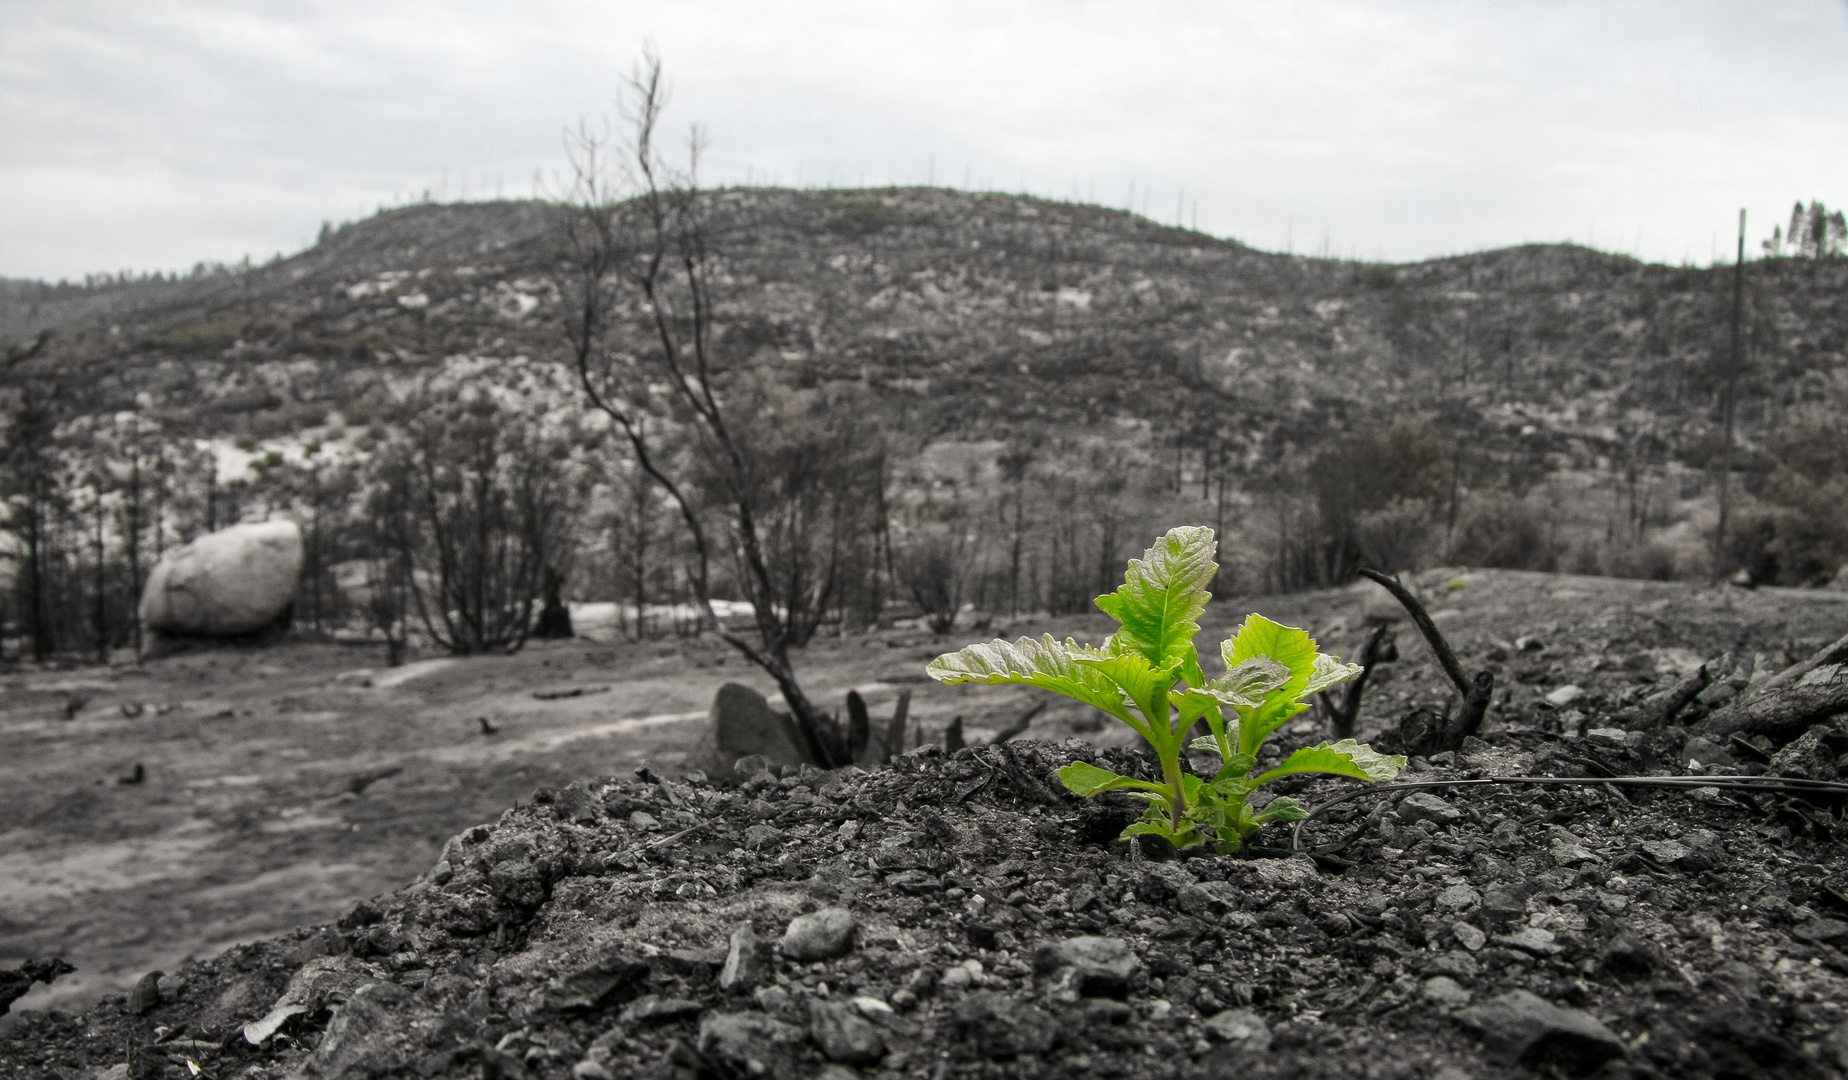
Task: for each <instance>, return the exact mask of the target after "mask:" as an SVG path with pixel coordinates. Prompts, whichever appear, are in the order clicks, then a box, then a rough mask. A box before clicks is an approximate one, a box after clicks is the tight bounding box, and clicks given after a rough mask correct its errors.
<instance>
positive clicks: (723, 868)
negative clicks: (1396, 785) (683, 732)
mask: <svg viewBox="0 0 1848 1080" xmlns="http://www.w3.org/2000/svg"><path fill="white" fill-rule="evenodd" d="M1813 741H1814V740H1813ZM1633 743H1634V744H1633V745H1632V744H1609V745H1604V744H1596V743H1593V742H1592V741H1590V740H1573V739H1561V738H1559V737H1557V736H1552V735H1546V734H1543V733H1540V732H1532V731H1529V732H1510V733H1501V734H1497V735H1493V736H1491V737H1490V739H1489V740H1488V741H1474V742H1472V744H1471V746H1470V747H1469V748H1468V749H1466V751H1465V752H1464V753H1462V754H1460V755H1457V756H1456V758H1455V760H1452V761H1450V762H1449V765H1448V766H1446V767H1442V768H1440V767H1436V766H1431V765H1429V764H1428V763H1423V764H1425V768H1424V769H1423V770H1422V771H1418V772H1415V773H1414V774H1413V775H1412V776H1411V777H1409V779H1415V780H1432V779H1441V778H1445V777H1460V776H1463V775H1466V774H1471V773H1474V774H1480V773H1481V772H1483V771H1484V770H1487V771H1489V772H1492V773H1497V774H1509V773H1513V772H1517V771H1526V772H1530V773H1536V774H1539V773H1552V774H1556V775H1561V776H1566V775H1579V776H1587V775H1592V776H1597V775H1605V774H1612V775H1622V774H1625V773H1631V772H1641V771H1643V766H1644V765H1645V764H1646V762H1647V761H1649V760H1653V757H1654V755H1655V752H1656V750H1657V749H1660V750H1661V751H1662V753H1664V754H1665V755H1666V754H1669V752H1670V751H1671V750H1672V749H1673V748H1671V747H1667V746H1666V745H1664V746H1663V747H1660V748H1656V747H1654V746H1653V745H1652V744H1651V743H1649V742H1648V741H1647V740H1633ZM1075 756H1076V757H1082V758H1085V759H1086V760H1092V761H1094V762H1095V763H1097V764H1102V765H1105V766H1106V767H1110V768H1113V769H1116V770H1118V771H1122V772H1133V771H1138V770H1141V771H1144V772H1145V773H1146V772H1148V771H1150V770H1151V769H1152V767H1153V763H1152V762H1150V761H1148V760H1146V759H1142V758H1139V757H1137V756H1136V755H1134V754H1130V753H1125V752H1121V751H1112V752H1108V753H1105V754H1099V753H1098V752H1096V751H1094V750H1093V749H1092V748H1090V747H1089V746H1088V745H1087V744H1085V743H1082V742H1079V741H1077V740H1071V741H1068V742H1066V743H1062V744H1053V743H1047V742H1027V743H1020V744H1014V745H1001V746H985V747H978V748H969V749H965V750H962V751H959V752H958V753H956V754H954V755H951V756H948V757H945V756H943V755H942V754H941V753H940V752H938V751H937V750H936V749H935V748H925V749H924V750H921V751H917V752H914V753H912V754H909V755H906V756H905V757H903V758H901V759H900V760H899V761H898V762H897V763H896V764H895V765H894V766H893V767H890V768H881V769H879V770H876V771H873V772H863V771H860V770H857V769H847V770H843V771H841V772H836V773H824V772H819V771H816V770H813V769H806V768H805V769H802V770H799V771H798V770H791V771H789V772H788V773H787V774H786V775H783V776H781V777H778V776H774V775H772V774H770V773H768V772H759V773H756V774H754V775H751V776H750V777H749V778H748V779H746V780H745V781H744V782H743V783H742V784H741V785H739V786H736V787H731V788H720V787H716V786H713V785H711V784H708V783H707V782H705V781H704V779H703V778H702V777H700V776H699V775H698V774H692V775H691V776H689V777H688V778H686V779H684V780H665V779H660V778H657V777H655V776H653V775H651V774H648V773H647V771H646V770H638V771H639V772H640V773H641V775H639V776H637V777H635V778H629V779H612V778H603V779H599V780H594V781H587V782H579V783H573V784H571V785H569V786H566V787H564V788H560V789H554V790H542V791H540V792H538V793H537V794H536V795H535V797H534V799H533V801H532V802H531V803H529V804H526V805H521V806H517V807H515V808H514V809H512V810H509V811H507V813H506V814H505V815H503V816H502V818H501V819H500V821H499V822H497V823H495V824H493V825H482V826H477V827H475V828H473V829H470V830H467V831H466V832H464V833H462V834H460V835H458V836H456V837H454V838H453V839H452V840H450V842H449V844H448V846H447V847H446V849H445V850H444V853H443V859H442V861H441V862H439V863H438V864H437V865H436V866H435V867H434V868H433V869H432V870H431V871H430V872H428V873H427V874H425V875H424V876H423V877H422V878H420V879H419V880H418V881H417V882H416V883H415V884H413V885H411V886H409V887H407V888H405V889H402V890H399V891H397V892H395V893H391V894H388V895H384V896H380V897H377V898H374V899H372V900H369V901H365V902H362V903H360V904H358V905H356V906H355V907H354V908H353V909H352V910H351V911H349V912H348V913H347V914H346V915H345V916H344V917H343V918H341V919H340V920H339V921H338V922H337V923H336V924H335V925H332V926H323V927H317V928H313V929H309V930H303V931H298V932H296V933H294V934H292V935H289V936H286V937H283V938H279V939H275V940H271V941H266V942H262V943H259V944H256V945H250V946H245V947H240V948H236V949H233V950H231V951H230V952H228V953H226V954H224V955H223V956H220V957H218V958H215V959H212V960H206V961H198V962H189V963H188V964H186V965H185V966H184V967H183V968H182V969H181V970H179V971H177V972H173V973H170V974H167V975H164V976H158V977H156V978H154V979H153V980H151V981H146V985H145V987H144V988H143V989H142V990H140V991H138V992H137V994H136V995H134V996H133V997H131V998H122V997H116V998H110V999H106V1000H104V1001H103V1002H102V1003H101V1004H100V1005H98V1006H97V1007H95V1008H93V1009H92V1010H90V1011H89V1012H87V1013H85V1014H84V1015H81V1016H68V1015H64V1014H60V1013H55V1012H53V1013H44V1014H28V1015H25V1016H22V1017H19V1018H16V1020H15V1021H14V1022H13V1024H12V1027H11V1028H10V1029H9V1030H8V1031H7V1032H6V1033H5V1034H4V1036H0V1061H4V1063H5V1064H4V1066H0V1075H4V1076H9V1077H10V1076H18V1077H28V1076H29V1077H60V1078H66V1080H74V1078H78V1077H93V1076H99V1075H100V1076H109V1077H117V1076H126V1077H166V1076H174V1077H181V1076H192V1075H195V1073H194V1071H193V1070H194V1069H195V1068H197V1069H198V1070H199V1073H198V1075H206V1076H213V1077H231V1076H238V1077H284V1076H319V1077H457V1078H460V1077H470V1078H476V1077H502V1078H512V1077H525V1078H532V1080H539V1078H565V1077H573V1078H577V1080H597V1078H601V1077H630V1076H635V1077H663V1078H666V1077H734V1076H735V1077H758V1076H767V1077H775V1078H793V1077H811V1076H828V1077H831V1078H845V1077H848V1076H855V1075H864V1076H889V1077H899V1076H904V1077H921V1078H922V1077H929V1078H938V1077H948V1076H970V1077H973V1076H990V1077H1036V1076H1044V1077H1054V1076H1061V1077H1062V1076H1077V1075H1097V1076H1135V1077H1160V1076H1188V1077H1193V1076H1199V1077H1228V1078H1230V1077H1240V1078H1245V1077H1322V1076H1328V1077H1357V1078H1358V1077H1366V1078H1381V1077H1406V1078H1410V1077H1432V1076H1439V1077H1444V1078H1446V1080H1458V1078H1462V1077H1469V1076H1474V1077H1486V1076H1497V1075H1507V1074H1510V1073H1523V1072H1526V1071H1529V1070H1531V1071H1532V1072H1534V1073H1535V1074H1538V1075H1546V1076H1590V1075H1597V1076H1629V1075H1636V1076H1651V1075H1654V1076H1673V1077H1756V1076H1765V1077H1773V1076H1775V1077H1807V1076H1814V1077H1826V1076H1838V1075H1841V1071H1842V1069H1843V1066H1844V1055H1845V1054H1848V1027H1844V1026H1843V1016H1842V1002H1843V1001H1848V980H1845V979H1844V974H1848V959H1845V958H1844V957H1843V955H1842V953H1841V952H1839V951H1837V950H1838V948H1840V947H1842V946H1845V945H1848V923H1844V922H1842V921H1838V919H1839V918H1841V917H1842V916H1843V915H1844V912H1843V911H1842V910H1841V909H1842V907H1843V906H1848V897H1844V895H1843V893H1842V892H1841V891H1840V890H1841V887H1842V886H1843V885H1844V879H1843V877H1842V875H1841V872H1842V869H1843V867H1842V860H1841V858H1840V854H1839V847H1838V845H1837V842H1836V837H1837V836H1838V830H1839V828H1840V824H1839V815H1840V807H1839V806H1834V807H1831V806H1827V805H1820V806H1819V805H1815V804H1812V803H1806V802H1802V801H1800V800H1797V799H1794V798H1791V797H1789V796H1781V795H1780V796H1770V795H1758V796H1743V795H1742V796H1739V797H1733V796H1730V795H1725V794H1722V793H1721V792H1720V791H1719V790H1718V789H1717V788H1711V789H1704V790H1701V791H1696V792H1693V793H1691V794H1690V793H1688V792H1682V791H1653V790H1643V789H1627V790H1626V789H1619V788H1616V787H1607V786H1596V787H1594V786H1584V787H1571V788H1562V789H1548V790H1540V791H1536V790H1534V789H1514V788H1496V787H1478V788H1468V789H1456V790H1454V791H1444V790H1441V789H1440V790H1438V791H1437V792H1435V793H1433V792H1430V791H1423V792H1419V793H1416V794H1413V795H1406V794H1405V793H1404V792H1399V793H1385V792H1382V793H1380V795H1378V796H1377V797H1372V798H1360V799H1355V800H1352V801H1350V802H1347V803H1343V804H1341V805H1340V806H1337V807H1334V808H1332V809H1331V810H1330V811H1329V812H1328V813H1326V814H1323V815H1318V816H1317V817H1316V818H1315V819H1314V820H1313V821H1312V822H1311V823H1310V825H1309V826H1308V828H1307V829H1306V831H1305V834H1304V837H1303V844H1304V847H1305V848H1310V847H1311V846H1312V845H1320V846H1319V847H1315V848H1314V849H1313V850H1314V853H1313V854H1304V853H1296V852H1292V851H1289V850H1278V849H1284V848H1287V846H1288V845H1289V844H1290V842H1291V837H1290V835H1289V834H1288V833H1287V832H1280V833H1277V834H1275V835H1266V836H1265V837H1263V838H1262V840H1263V842H1264V843H1265V844H1268V845H1271V847H1270V848H1267V849H1264V850H1265V851H1268V852H1271V854H1270V855H1269V857H1222V856H1208V857H1199V858H1188V859H1181V860H1175V859H1170V860H1162V859H1160V858H1158V857H1157V856H1159V855H1161V854H1163V852H1161V851H1149V850H1144V849H1142V848H1132V847H1131V846H1130V845H1128V844H1124V843H1120V842H1116V841H1114V839H1113V837H1114V833H1115V830H1116V829H1119V828H1121V823H1122V821H1123V820H1126V815H1127V814H1128V813H1130V812H1131V811H1128V810H1127V809H1126V808H1125V807H1126V806H1127V803H1125V804H1122V805H1117V804H1110V803H1107V802H1104V801H1100V802H1098V803H1081V802H1080V801H1079V800H1076V799H1074V798H1072V797H1070V796H1069V795H1067V794H1065V793H1064V792H1063V791H1062V789H1060V788H1059V786H1058V784H1057V781H1056V779H1055V778H1054V777H1053V776H1052V770H1053V769H1055V768H1057V767H1059V766H1060V765H1063V764H1065V763H1067V762H1069V761H1071V760H1073V759H1074V757H1075ZM1658 771H1661V770H1658ZM1718 771H1722V772H1724V771H1728V769H1727V768H1726V767H1719V769H1718ZM1730 771H1738V770H1736V769H1735V770H1730ZM1351 790H1352V788H1351V787H1346V786H1344V785H1343V783H1342V782H1339V781H1318V782H1315V783H1309V784H1303V785H1300V786H1299V787H1298V789H1297V790H1296V791H1295V792H1294V794H1296V795H1297V796H1298V797H1299V798H1301V799H1303V800H1304V802H1305V803H1306V804H1308V805H1311V806H1314V805H1318V804H1320V803H1322V802H1325V801H1327V800H1329V799H1331V798H1333V797H1335V796H1336V795H1339V794H1342V793H1345V792H1348V791H1351ZM1109 798H1115V796H1109V797H1106V799H1109ZM1690 820H1693V821H1696V822H1698V824H1696V825H1689V824H1686V823H1687V822H1688V821H1690ZM111 1070H113V1071H111Z"/></svg>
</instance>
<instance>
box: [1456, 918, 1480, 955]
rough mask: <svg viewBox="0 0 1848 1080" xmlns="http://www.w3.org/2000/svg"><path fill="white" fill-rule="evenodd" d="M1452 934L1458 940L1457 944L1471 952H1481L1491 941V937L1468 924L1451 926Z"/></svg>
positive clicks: (1462, 923)
mask: <svg viewBox="0 0 1848 1080" xmlns="http://www.w3.org/2000/svg"><path fill="white" fill-rule="evenodd" d="M1450 934H1451V936H1452V937H1454V938H1456V939H1457V944H1458V945H1461V946H1463V947H1464V948H1465V949H1468V950H1469V951H1470V952H1477V951H1480V950H1481V948H1482V946H1483V945H1484V944H1486V943H1487V942H1488V940H1489V935H1487V934H1485V933H1483V932H1482V931H1481V930H1478V929H1477V928H1476V927H1474V926H1471V925H1470V924H1469V923H1466V922H1458V923H1451V924H1450Z"/></svg>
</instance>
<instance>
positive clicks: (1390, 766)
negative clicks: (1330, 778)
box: [1257, 739, 1405, 784]
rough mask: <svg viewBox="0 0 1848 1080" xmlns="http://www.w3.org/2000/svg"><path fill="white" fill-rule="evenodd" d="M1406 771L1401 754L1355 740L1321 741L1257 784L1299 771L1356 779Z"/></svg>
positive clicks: (1384, 777)
mask: <svg viewBox="0 0 1848 1080" xmlns="http://www.w3.org/2000/svg"><path fill="white" fill-rule="evenodd" d="M1404 770H1405V759H1404V758H1403V757H1400V756H1398V755H1393V756H1390V757H1389V756H1387V755H1385V754H1382V753H1379V752H1378V751H1376V750H1374V749H1373V748H1372V747H1371V746H1365V745H1362V744H1361V743H1357V742H1355V741H1354V740H1353V739H1342V740H1341V741H1340V742H1338V743H1335V744H1333V745H1332V746H1331V745H1330V744H1328V743H1318V744H1316V745H1315V746H1305V747H1303V748H1302V749H1301V750H1298V751H1296V752H1295V753H1294V754H1291V755H1290V756H1289V757H1287V758H1284V759H1283V764H1281V765H1279V766H1277V767H1276V768H1274V769H1272V770H1270V771H1269V772H1267V773H1265V774H1264V775H1262V776H1260V777H1258V778H1257V783H1259V784H1268V783H1270V782H1271V781H1272V780H1275V779H1277V778H1278V777H1282V776H1292V775H1295V774H1297V773H1312V772H1317V773H1333V774H1334V775H1336V776H1351V777H1353V778H1354V779H1356V780H1372V781H1376V782H1377V781H1382V780H1391V779H1392V778H1393V777H1395V776H1398V775H1399V774H1400V773H1401V772H1403V771H1404Z"/></svg>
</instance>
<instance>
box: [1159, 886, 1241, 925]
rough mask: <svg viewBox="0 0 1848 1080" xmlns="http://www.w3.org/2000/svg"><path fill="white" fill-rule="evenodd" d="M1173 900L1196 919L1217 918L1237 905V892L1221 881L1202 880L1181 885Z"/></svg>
mask: <svg viewBox="0 0 1848 1080" xmlns="http://www.w3.org/2000/svg"><path fill="white" fill-rule="evenodd" d="M1175 902H1176V903H1177V904H1179V905H1180V908H1181V910H1182V911H1185V912H1186V913H1187V914H1189V915H1192V916H1194V917H1195V918H1198V919H1214V918H1218V917H1220V916H1222V915H1224V914H1226V913H1227V912H1229V911H1233V910H1235V909H1237V907H1238V894H1237V890H1235V889H1234V888H1233V887H1232V886H1230V885H1228V884H1226V883H1225V882H1223V881H1202V882H1196V883H1195V884H1192V885H1185V886H1182V888H1181V891H1180V893H1179V894H1178V895H1177V896H1176V900H1175Z"/></svg>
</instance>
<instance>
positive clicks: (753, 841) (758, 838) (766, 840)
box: [744, 824, 783, 851]
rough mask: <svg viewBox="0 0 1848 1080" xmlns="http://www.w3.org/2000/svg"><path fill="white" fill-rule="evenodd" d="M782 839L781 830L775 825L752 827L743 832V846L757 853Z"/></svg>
mask: <svg viewBox="0 0 1848 1080" xmlns="http://www.w3.org/2000/svg"><path fill="white" fill-rule="evenodd" d="M782 838H783V830H781V829H779V828H777V827H776V826H775V825H763V824H758V825H753V826H751V827H750V828H748V829H746V830H744V846H745V847H747V848H749V849H751V850H752V851H757V850H759V849H761V848H767V847H770V846H771V845H773V844H775V843H776V842H777V841H779V840H781V839H782Z"/></svg>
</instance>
